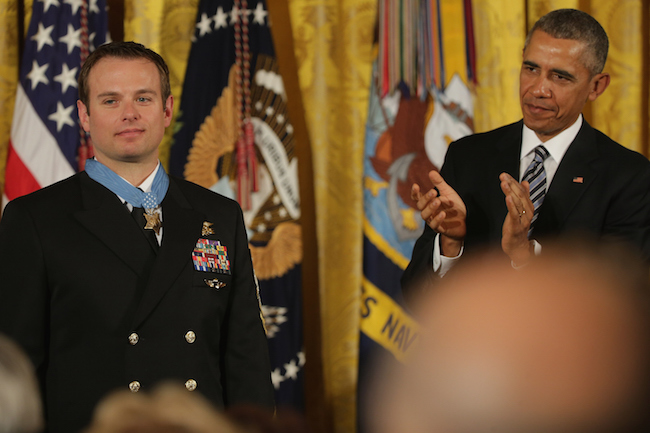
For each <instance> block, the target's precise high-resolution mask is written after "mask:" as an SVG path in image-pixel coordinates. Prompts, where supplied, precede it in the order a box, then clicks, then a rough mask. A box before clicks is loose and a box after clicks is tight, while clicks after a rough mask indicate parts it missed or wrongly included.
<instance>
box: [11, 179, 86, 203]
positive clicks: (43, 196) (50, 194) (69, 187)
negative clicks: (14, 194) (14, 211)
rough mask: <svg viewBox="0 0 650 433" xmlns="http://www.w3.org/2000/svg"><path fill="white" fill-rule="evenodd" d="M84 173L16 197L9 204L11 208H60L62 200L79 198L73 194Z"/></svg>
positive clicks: (77, 188)
mask: <svg viewBox="0 0 650 433" xmlns="http://www.w3.org/2000/svg"><path fill="white" fill-rule="evenodd" d="M85 175H86V174H85V173H83V172H82V173H77V174H74V175H72V176H70V177H68V178H66V179H63V180H60V181H58V182H55V183H53V184H52V185H48V186H46V187H44V188H41V189H39V190H37V191H34V192H32V193H30V194H26V195H24V196H21V197H18V198H16V199H14V200H12V201H11V202H10V203H11V204H12V206H26V207H31V206H39V207H41V208H42V207H43V206H48V205H49V204H50V203H51V204H52V205H53V206H56V208H59V207H61V201H62V200H71V199H75V198H78V197H79V194H75V191H79V190H80V188H79V179H80V177H81V176H85Z"/></svg>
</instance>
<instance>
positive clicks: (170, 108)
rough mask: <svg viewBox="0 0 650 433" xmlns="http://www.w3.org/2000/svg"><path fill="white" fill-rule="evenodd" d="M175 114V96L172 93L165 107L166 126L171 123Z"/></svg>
mask: <svg viewBox="0 0 650 433" xmlns="http://www.w3.org/2000/svg"><path fill="white" fill-rule="evenodd" d="M173 115H174V97H173V96H172V95H169V97H168V98H167V100H166V101H165V109H164V116H165V123H164V124H165V128H167V127H168V126H169V125H171V123H172V116H173Z"/></svg>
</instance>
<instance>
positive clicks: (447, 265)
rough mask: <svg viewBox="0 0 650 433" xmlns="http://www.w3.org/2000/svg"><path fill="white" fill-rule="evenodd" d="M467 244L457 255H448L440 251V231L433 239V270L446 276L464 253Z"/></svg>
mask: <svg viewBox="0 0 650 433" xmlns="http://www.w3.org/2000/svg"><path fill="white" fill-rule="evenodd" d="M464 249H465V245H464V244H463V246H461V247H460V252H459V253H458V255H457V256H456V257H446V256H443V255H442V252H441V251H440V233H437V234H436V237H435V239H434V240H433V272H435V273H437V274H438V276H439V277H441V278H442V277H444V276H445V274H446V273H447V272H449V270H450V269H451V268H453V267H454V265H455V264H456V262H457V261H458V259H460V256H462V255H463V250H464Z"/></svg>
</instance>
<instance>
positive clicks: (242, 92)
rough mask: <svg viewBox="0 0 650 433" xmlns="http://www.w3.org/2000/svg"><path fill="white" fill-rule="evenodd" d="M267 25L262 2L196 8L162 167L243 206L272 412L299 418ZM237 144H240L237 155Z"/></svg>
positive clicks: (284, 192) (294, 219) (288, 214)
mask: <svg viewBox="0 0 650 433" xmlns="http://www.w3.org/2000/svg"><path fill="white" fill-rule="evenodd" d="M269 26H270V22H269V16H268V12H267V10H266V5H265V3H264V1H262V0H248V1H246V0H201V2H200V4H199V8H198V13H197V19H196V28H195V31H194V36H193V40H192V48H191V51H190V57H189V60H188V65H187V72H186V75H185V81H184V86H183V94H182V101H181V107H180V113H179V116H178V121H177V130H176V132H175V134H174V140H173V143H172V147H171V154H170V162H169V166H170V173H171V174H173V175H177V176H183V177H185V178H186V179H187V180H190V181H192V182H195V183H197V184H199V185H202V186H204V187H206V188H209V189H211V190H213V191H216V192H219V193H221V194H223V195H225V196H228V197H231V198H234V199H236V198H241V197H245V198H246V202H245V203H242V202H241V201H240V204H242V208H243V210H244V220H245V223H246V227H247V229H248V237H249V241H250V244H249V246H250V249H251V255H252V259H253V266H254V268H255V273H256V276H257V278H258V281H259V290H260V298H261V302H262V313H263V316H264V321H265V326H266V331H267V337H268V343H269V351H270V355H271V369H272V371H271V379H272V381H273V385H274V387H275V391H276V395H275V398H276V404H277V405H278V406H290V407H293V408H295V409H298V410H302V409H303V408H304V398H303V396H304V392H303V367H304V365H305V356H304V353H303V346H302V297H301V263H302V241H301V239H302V236H301V227H300V223H299V221H300V199H299V197H300V195H299V191H298V176H297V163H298V162H297V159H296V157H295V156H294V145H295V143H294V138H293V127H292V125H291V119H290V118H289V115H288V113H287V106H286V94H285V91H284V85H283V82H282V77H281V76H280V74H279V72H278V65H277V61H276V59H275V51H274V47H273V40H272V37H271V32H270V28H269ZM247 127H248V129H247ZM242 144H243V145H244V147H246V146H247V145H249V149H248V150H247V151H246V152H245V153H244V154H242V153H240V150H241V148H242ZM242 171H244V172H245V174H242ZM242 176H247V178H246V181H245V182H242Z"/></svg>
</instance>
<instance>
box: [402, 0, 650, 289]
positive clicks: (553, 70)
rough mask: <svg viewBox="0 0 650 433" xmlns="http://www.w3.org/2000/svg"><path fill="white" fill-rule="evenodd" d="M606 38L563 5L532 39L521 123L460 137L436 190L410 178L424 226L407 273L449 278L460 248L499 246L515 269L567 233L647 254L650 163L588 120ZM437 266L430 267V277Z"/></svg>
mask: <svg viewBox="0 0 650 433" xmlns="http://www.w3.org/2000/svg"><path fill="white" fill-rule="evenodd" d="M607 51H608V38H607V34H606V33H605V31H604V30H603V28H602V27H601V26H600V24H599V23H598V22H597V21H596V20H595V19H594V18H593V17H591V16H590V15H588V14H586V13H584V12H581V11H577V10H573V9H561V10H556V11H553V12H551V13H549V14H547V15H545V16H544V17H542V18H541V19H540V20H539V21H537V23H536V24H535V25H534V26H533V28H532V29H531V31H530V33H529V34H528V36H527V38H526V43H525V46H524V51H523V61H522V66H521V73H520V83H519V88H520V102H521V110H522V114H523V120H521V121H519V122H517V123H514V124H511V125H507V126H504V127H501V128H499V129H496V130H493V131H489V132H486V133H482V134H475V135H472V136H469V137H465V138H463V139H461V140H458V141H457V142H454V143H452V144H451V145H450V146H449V149H448V151H447V156H446V159H445V163H444V165H443V167H442V169H441V171H440V173H438V172H435V171H432V172H431V173H429V178H430V179H431V182H432V184H433V188H432V189H431V190H429V191H427V192H423V189H422V188H421V187H420V186H419V185H417V184H416V185H413V188H412V199H413V200H414V201H415V203H416V204H417V207H418V209H420V211H421V216H422V218H423V219H424V220H425V222H426V225H425V229H424V233H423V234H422V236H421V237H420V238H419V239H418V241H417V242H416V244H415V247H414V250H413V258H412V260H411V263H410V264H409V266H408V268H407V269H406V271H405V273H404V276H403V278H402V286H403V288H404V290H405V291H406V292H407V296H410V294H408V292H409V288H410V287H413V286H414V285H413V284H412V282H413V280H415V279H416V278H418V277H419V276H421V275H422V274H427V273H428V274H429V275H435V276H438V277H441V276H443V275H444V274H445V273H446V272H447V271H448V270H449V269H451V268H452V267H453V264H454V263H455V261H456V260H458V259H459V258H460V256H461V255H464V254H467V253H471V252H473V251H475V250H476V249H477V248H479V247H485V246H492V247H498V248H501V249H502V251H503V252H504V253H505V255H506V256H507V257H508V258H509V259H510V260H511V262H512V264H513V266H515V267H518V266H522V265H525V264H526V263H527V262H528V261H529V260H530V259H531V257H534V256H535V255H536V254H540V253H541V250H542V245H543V243H544V240H545V239H549V238H551V237H554V236H558V235H561V234H565V233H569V232H581V233H583V234H587V235H591V236H597V237H598V238H610V237H611V238H614V239H617V240H624V241H627V242H629V243H630V247H631V248H639V249H640V250H641V251H642V253H643V255H644V256H645V258H646V259H650V163H649V162H648V160H647V159H646V158H645V157H643V156H642V155H640V154H638V153H636V152H633V151H631V150H628V149H626V148H624V147H623V146H621V145H619V144H618V143H615V142H614V141H612V140H611V139H610V138H608V137H607V136H605V135H604V134H602V133H601V132H599V131H597V130H595V129H593V128H592V127H591V126H589V124H587V122H586V121H585V120H584V119H583V116H582V110H583V108H584V106H585V104H586V103H587V101H594V100H595V99H596V98H598V97H599V96H600V95H601V94H602V93H603V92H604V91H605V89H606V88H607V86H608V85H609V81H610V76H609V75H608V74H607V73H604V72H603V68H604V66H605V61H606V59H607ZM432 272H433V273H432Z"/></svg>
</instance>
